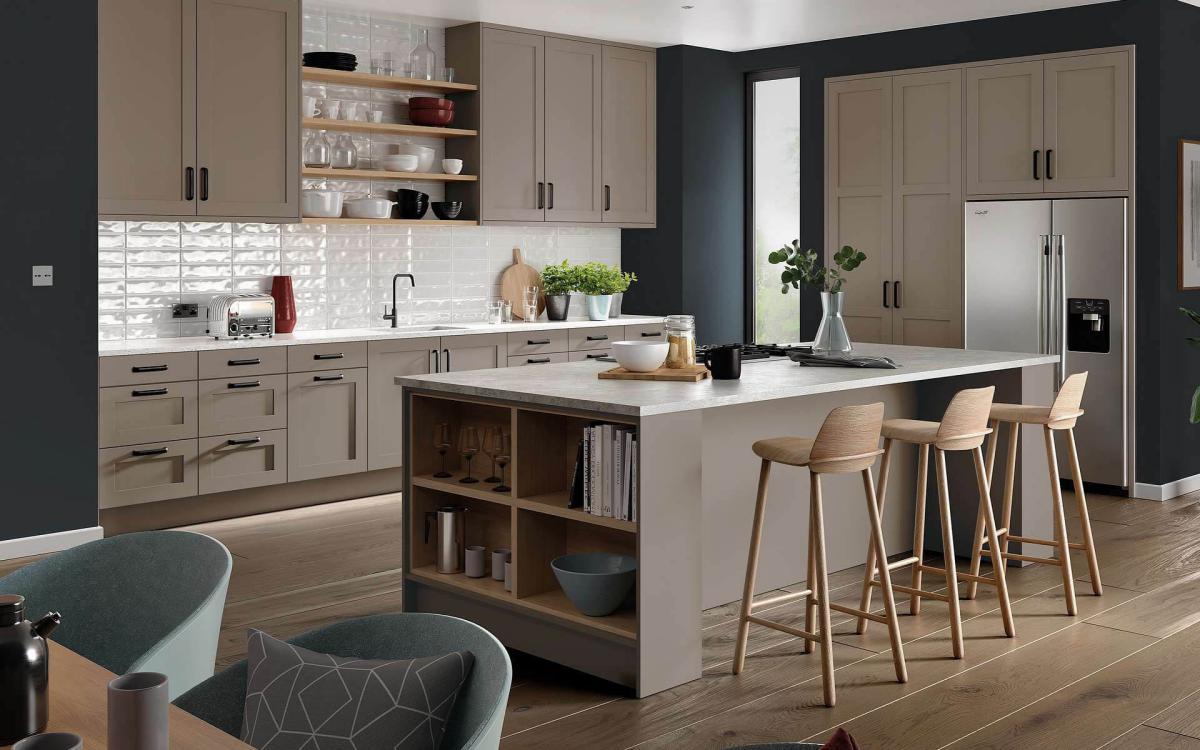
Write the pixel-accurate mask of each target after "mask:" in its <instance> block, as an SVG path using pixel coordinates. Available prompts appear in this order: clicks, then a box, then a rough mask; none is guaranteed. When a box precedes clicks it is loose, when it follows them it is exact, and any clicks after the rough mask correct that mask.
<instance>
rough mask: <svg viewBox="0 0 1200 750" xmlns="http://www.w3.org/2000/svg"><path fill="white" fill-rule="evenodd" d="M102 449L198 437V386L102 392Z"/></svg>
mask: <svg viewBox="0 0 1200 750" xmlns="http://www.w3.org/2000/svg"><path fill="white" fill-rule="evenodd" d="M99 401H100V404H99V405H100V419H99V443H100V447H101V448H110V447H112V446H116V445H136V444H138V443H150V442H154V441H160V440H182V439H183V438H194V437H196V383H195V381H192V382H190V383H146V384H145V385H137V386H115V387H112V388H101V389H100V399H99Z"/></svg>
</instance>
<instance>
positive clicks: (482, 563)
mask: <svg viewBox="0 0 1200 750" xmlns="http://www.w3.org/2000/svg"><path fill="white" fill-rule="evenodd" d="M466 568H467V578H483V576H484V574H485V572H486V569H487V548H486V547H482V546H480V545H472V546H470V547H467V565H466Z"/></svg>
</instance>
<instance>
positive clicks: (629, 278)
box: [617, 268, 638, 293]
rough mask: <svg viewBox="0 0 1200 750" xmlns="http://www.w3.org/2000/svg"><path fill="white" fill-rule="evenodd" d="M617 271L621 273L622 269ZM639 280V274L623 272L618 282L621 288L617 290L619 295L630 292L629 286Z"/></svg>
mask: <svg viewBox="0 0 1200 750" xmlns="http://www.w3.org/2000/svg"><path fill="white" fill-rule="evenodd" d="M617 271H618V272H621V269H619V268H618V269H617ZM637 280H638V278H637V274H636V273H634V272H633V271H626V272H622V273H621V278H620V281H619V282H618V286H620V287H621V288H620V289H618V290H617V293H624V292H627V291H629V285H630V284H632V283H633V282H635V281H637Z"/></svg>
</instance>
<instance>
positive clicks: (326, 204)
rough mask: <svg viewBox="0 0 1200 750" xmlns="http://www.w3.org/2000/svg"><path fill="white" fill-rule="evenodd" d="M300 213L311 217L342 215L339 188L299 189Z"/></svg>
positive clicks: (320, 217) (321, 217) (332, 217)
mask: <svg viewBox="0 0 1200 750" xmlns="http://www.w3.org/2000/svg"><path fill="white" fill-rule="evenodd" d="M300 215H301V216H306V217H310V218H313V219H336V218H338V217H339V216H341V215H342V193H341V191H339V190H314V189H308V190H301V191H300Z"/></svg>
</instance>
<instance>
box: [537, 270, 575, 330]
mask: <svg viewBox="0 0 1200 750" xmlns="http://www.w3.org/2000/svg"><path fill="white" fill-rule="evenodd" d="M577 277H578V273H577V272H576V270H575V266H572V265H570V264H569V263H567V261H565V260H564V261H563V262H562V263H558V264H555V265H550V266H546V267H545V268H543V269H542V292H543V293H545V295H546V317H547V318H548V319H550V320H566V319H567V311H568V310H569V309H570V307H571V292H573V291H575V290H576V287H577V282H576V279H577Z"/></svg>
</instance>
